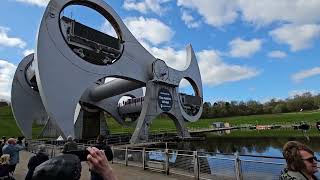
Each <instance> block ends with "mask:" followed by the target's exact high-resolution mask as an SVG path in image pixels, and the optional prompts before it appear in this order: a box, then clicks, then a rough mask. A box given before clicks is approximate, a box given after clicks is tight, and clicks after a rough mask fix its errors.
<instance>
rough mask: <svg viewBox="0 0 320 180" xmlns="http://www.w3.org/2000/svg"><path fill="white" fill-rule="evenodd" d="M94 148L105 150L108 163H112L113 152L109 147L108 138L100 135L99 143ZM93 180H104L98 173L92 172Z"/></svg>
mask: <svg viewBox="0 0 320 180" xmlns="http://www.w3.org/2000/svg"><path fill="white" fill-rule="evenodd" d="M93 147H96V148H97V149H99V150H103V151H104V153H105V155H106V157H107V159H108V161H112V159H113V152H112V150H111V148H110V146H108V145H107V143H106V138H105V137H104V136H103V135H99V136H98V137H97V143H96V144H95V145H94V146H93ZM91 180H103V178H102V177H101V176H100V175H99V174H97V173H96V172H94V171H91Z"/></svg>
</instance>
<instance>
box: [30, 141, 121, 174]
mask: <svg viewBox="0 0 320 180" xmlns="http://www.w3.org/2000/svg"><path fill="white" fill-rule="evenodd" d="M87 152H88V155H87V158H86V160H87V161H88V165H89V168H90V170H91V171H94V172H96V173H97V174H98V175H100V177H101V178H102V179H103V180H117V177H116V175H115V173H114V171H113V170H112V168H111V166H110V164H109V162H108V160H107V157H106V156H105V154H104V151H103V150H99V149H97V148H95V147H88V148H87ZM81 169H82V167H81V161H80V159H79V157H78V156H77V155H75V154H62V155H60V156H56V157H54V158H52V159H49V160H47V161H45V162H43V163H42V164H40V165H39V166H37V167H36V168H35V171H34V173H33V176H32V180H56V179H58V180H80V177H81Z"/></svg>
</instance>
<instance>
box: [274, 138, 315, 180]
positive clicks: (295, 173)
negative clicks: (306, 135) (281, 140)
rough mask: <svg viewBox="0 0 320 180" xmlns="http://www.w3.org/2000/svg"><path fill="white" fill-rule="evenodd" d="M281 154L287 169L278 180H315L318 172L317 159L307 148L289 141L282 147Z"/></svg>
mask: <svg viewBox="0 0 320 180" xmlns="http://www.w3.org/2000/svg"><path fill="white" fill-rule="evenodd" d="M282 154H283V157H284V158H285V159H286V162H287V168H285V169H284V172H283V173H282V174H281V176H280V180H317V177H316V176H315V175H314V173H316V172H317V171H318V169H317V158H316V157H315V156H314V152H313V151H312V150H311V149H310V148H309V147H308V146H306V145H304V144H302V143H300V142H298V141H289V142H287V143H286V144H285V145H284V146H283V152H282Z"/></svg>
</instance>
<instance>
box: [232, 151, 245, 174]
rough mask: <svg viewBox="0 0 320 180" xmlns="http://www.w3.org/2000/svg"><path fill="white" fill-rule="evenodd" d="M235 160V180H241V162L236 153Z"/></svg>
mask: <svg viewBox="0 0 320 180" xmlns="http://www.w3.org/2000/svg"><path fill="white" fill-rule="evenodd" d="M234 155H235V157H236V158H235V160H234V166H235V171H236V180H242V179H243V178H242V170H241V160H240V157H239V154H238V152H236V153H235V154H234Z"/></svg>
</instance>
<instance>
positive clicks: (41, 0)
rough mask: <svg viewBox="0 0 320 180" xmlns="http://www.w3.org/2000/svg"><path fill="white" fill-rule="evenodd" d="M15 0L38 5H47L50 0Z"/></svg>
mask: <svg viewBox="0 0 320 180" xmlns="http://www.w3.org/2000/svg"><path fill="white" fill-rule="evenodd" d="M16 1H18V2H23V3H27V4H31V5H36V6H39V7H45V6H47V4H48V2H49V1H50V0H16Z"/></svg>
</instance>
